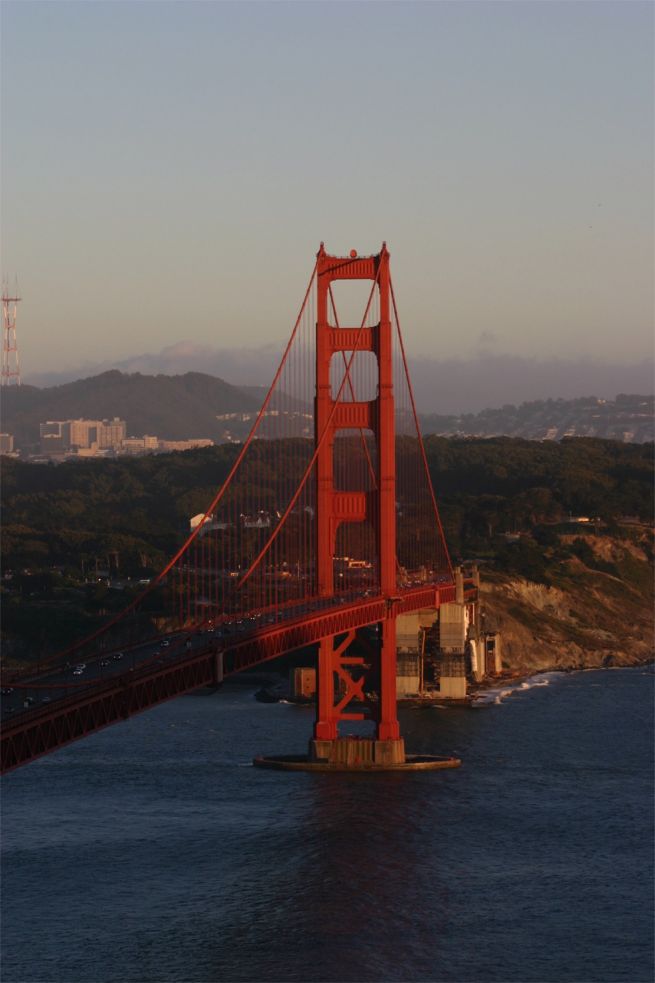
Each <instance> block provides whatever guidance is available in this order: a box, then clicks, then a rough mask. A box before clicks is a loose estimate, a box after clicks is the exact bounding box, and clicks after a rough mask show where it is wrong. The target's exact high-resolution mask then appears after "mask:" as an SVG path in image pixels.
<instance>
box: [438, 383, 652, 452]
mask: <svg viewBox="0 0 655 983" xmlns="http://www.w3.org/2000/svg"><path fill="white" fill-rule="evenodd" d="M654 410H655V400H654V398H653V397H652V396H639V395H627V394H620V395H618V396H617V397H616V399H597V398H596V397H595V396H586V397H583V398H580V399H545V400H534V401H533V402H529V403H521V405H520V406H513V405H506V406H501V407H500V409H489V410H482V412H481V413H475V414H474V413H463V414H461V415H459V416H455V415H451V416H443V415H437V414H424V415H423V416H422V417H421V427H422V429H423V432H424V433H434V434H439V435H440V436H443V437H500V436H505V437H524V438H525V439H527V440H561V439H562V437H602V438H603V439H608V440H621V441H623V442H624V443H634V444H642V443H646V442H648V441H651V440H653V439H654V438H655V418H654V415H653V413H654Z"/></svg>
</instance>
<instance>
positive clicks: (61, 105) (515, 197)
mask: <svg viewBox="0 0 655 983" xmlns="http://www.w3.org/2000/svg"><path fill="white" fill-rule="evenodd" d="M1 17H2V225H3V256H2V269H3V272H4V273H6V274H9V275H10V277H11V278H12V280H13V276H14V274H17V275H18V279H19V286H20V291H21V294H22V296H23V302H22V304H21V307H20V312H19V321H18V329H19V346H20V352H21V363H22V367H23V371H24V375H25V376H26V377H29V372H30V370H31V371H35V372H37V371H44V370H46V369H60V368H62V369H63V368H67V367H70V366H76V365H80V364H82V363H84V362H89V361H94V360H107V359H117V360H118V359H121V358H124V357H126V356H128V355H132V354H137V353H140V352H146V351H159V350H160V349H161V348H162V347H164V346H165V345H170V344H173V343H175V342H177V341H179V340H180V339H191V340H192V341H195V342H198V343H202V344H212V345H216V346H217V347H225V346H231V345H235V346H242V345H245V346H253V347H254V346H257V345H259V344H265V343H270V342H277V341H280V342H281V341H282V340H284V339H286V337H287V335H288V332H289V330H290V328H291V326H292V323H293V320H294V319H295V315H296V313H297V308H298V306H299V303H300V300H301V297H302V293H303V291H304V289H305V285H306V281H307V278H308V275H309V272H310V270H311V267H312V264H313V259H314V254H315V252H316V249H317V247H318V244H319V242H320V240H324V241H325V244H326V248H328V250H329V251H330V252H335V253H340V252H346V251H347V250H349V249H350V248H356V249H357V250H358V251H359V252H360V253H370V252H376V251H377V249H378V248H379V245H380V243H381V242H382V240H383V239H386V241H387V243H388V245H389V248H390V250H391V254H392V260H391V261H392V271H393V277H394V282H395V287H396V294H397V297H398V302H399V309H400V314H401V322H402V324H403V330H404V333H405V336H406V341H407V345H408V348H409V349H410V351H411V352H412V354H414V355H416V354H419V353H425V354H429V355H432V356H439V355H443V356H448V357H453V356H455V357H463V358H464V357H467V356H469V355H472V354H474V353H477V352H479V351H480V350H481V349H488V350H490V351H493V352H515V353H517V354H521V355H526V356H535V357H539V358H547V357H551V356H554V355H559V356H564V357H571V358H575V357H579V356H581V355H590V356H593V357H594V358H598V359H603V360H609V361H616V362H620V363H626V362H630V361H635V360H641V359H643V358H646V357H649V356H651V355H652V348H653V335H652V331H653V328H652V323H653V7H652V5H651V4H650V3H641V2H619V3H613V2H605V3H596V2H593V0H592V2H582V3H577V2H571V3H557V2H545V3H541V2H536V3H513V2H507V3H495V2H488V3H477V2H468V3H462V2H458V3H449V2H445V3H414V2H403V3H393V2H392V3H376V2H368V3H351V2H341V3H336V2H330V3H286V2H279V3H278V2H268V3H245V2H240V3H211V2H209V3H195V2H184V3H182V2H177V3H159V2H140V3H135V2H126V3H121V2H112V3H104V2H80V3H68V2H54V3H40V2H31V3H26V2H12V0H4V2H3V3H2V5H1ZM346 313H347V311H346ZM343 320H345V318H344V317H343V312H342V321H343Z"/></svg>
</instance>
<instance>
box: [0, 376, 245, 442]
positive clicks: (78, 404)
mask: <svg viewBox="0 0 655 983" xmlns="http://www.w3.org/2000/svg"><path fill="white" fill-rule="evenodd" d="M1 401H2V430H3V431H4V432H8V433H13V434H14V438H15V441H16V444H17V446H19V447H24V446H26V445H30V444H35V443H37V441H38V440H39V423H42V422H45V421H46V420H69V419H76V418H79V417H86V418H89V419H105V418H111V417H114V416H118V417H120V418H121V419H123V420H126V421H127V431H128V435H133V434H134V435H139V436H140V435H141V434H144V433H146V434H154V435H155V436H157V437H161V438H164V439H165V440H185V439H187V438H190V437H205V438H209V439H211V440H220V439H221V436H222V433H223V431H224V428H225V424H224V423H221V422H220V421H218V420H217V419H216V416H217V414H225V413H252V412H256V411H257V410H258V409H259V405H260V401H259V400H257V399H256V398H254V397H252V396H250V395H248V394H246V393H244V392H242V391H241V390H240V389H237V388H236V386H231V385H230V384H229V383H227V382H224V380H223V379H218V378H216V377H215V376H211V375H205V374H203V373H201V372H187V373H186V374H185V375H173V376H167V375H156V376H150V375H141V374H140V373H138V372H137V373H134V374H132V375H127V374H125V373H123V372H118V371H117V370H112V371H110V372H103V373H102V374H101V375H97V376H93V377H91V378H89V379H80V380H78V381H77V382H69V383H67V384H66V385H63V386H54V387H52V388H49V389H38V388H37V387H36V386H15V387H14V386H12V387H5V388H4V389H3V390H2V394H1Z"/></svg>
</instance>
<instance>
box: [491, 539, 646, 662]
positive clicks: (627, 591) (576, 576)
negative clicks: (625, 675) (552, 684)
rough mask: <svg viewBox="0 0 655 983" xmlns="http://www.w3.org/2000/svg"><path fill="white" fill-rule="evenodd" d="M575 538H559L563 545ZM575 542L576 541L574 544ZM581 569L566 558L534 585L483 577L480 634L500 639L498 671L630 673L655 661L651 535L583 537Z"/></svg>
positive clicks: (498, 576)
mask: <svg viewBox="0 0 655 983" xmlns="http://www.w3.org/2000/svg"><path fill="white" fill-rule="evenodd" d="M567 539H568V540H570V541H571V542H573V541H574V539H575V537H562V541H563V542H564V545H566V541H567ZM578 541H579V540H578ZM585 543H586V544H587V546H588V547H589V549H588V550H585V551H584V554H585V561H584V562H583V560H581V559H580V558H579V556H575V555H573V556H570V557H569V558H567V559H566V560H564V561H563V562H561V563H560V564H559V567H558V568H556V569H555V571H554V573H553V566H552V565H551V567H550V571H551V575H550V576H549V577H548V578H546V579H547V580H548V581H549V582H547V583H534V582H531V581H529V580H527V579H524V578H522V577H516V576H510V575H508V574H503V573H501V572H498V571H492V570H489V571H484V570H483V572H482V585H481V596H482V604H483V610H484V613H485V628H486V629H487V630H499V631H500V632H501V633H502V653H503V664H504V665H505V667H506V668H508V669H511V670H514V671H516V672H523V671H525V672H534V671H538V670H546V669H584V668H593V667H600V666H631V665H637V664H639V663H644V662H649V661H651V660H652V659H653V657H654V652H655V635H654V617H653V563H652V557H653V552H652V530H646V529H643V528H642V529H639V530H633V531H632V532H631V534H630V535H625V536H623V537H622V538H613V537H610V536H592V535H588V536H585Z"/></svg>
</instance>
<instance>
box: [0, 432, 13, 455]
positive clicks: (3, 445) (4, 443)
mask: <svg viewBox="0 0 655 983" xmlns="http://www.w3.org/2000/svg"><path fill="white" fill-rule="evenodd" d="M13 451H14V435H13V434H11V433H0V454H12V453H13Z"/></svg>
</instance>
